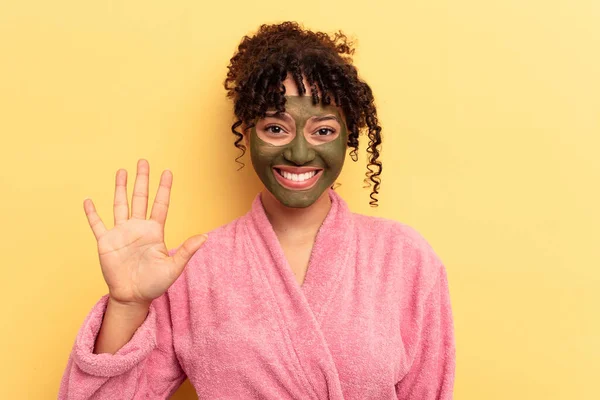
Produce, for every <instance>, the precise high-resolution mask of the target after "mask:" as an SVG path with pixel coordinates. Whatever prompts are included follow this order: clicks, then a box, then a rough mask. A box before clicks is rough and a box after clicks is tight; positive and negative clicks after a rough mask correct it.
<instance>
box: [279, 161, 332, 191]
mask: <svg viewBox="0 0 600 400" xmlns="http://www.w3.org/2000/svg"><path fill="white" fill-rule="evenodd" d="M273 170H274V172H275V173H274V175H275V179H277V181H278V182H279V183H280V184H281V186H283V187H285V188H287V189H291V190H306V189H310V188H311V187H313V186H314V185H315V184H316V183H317V181H318V180H319V178H320V177H321V175H322V174H323V170H322V169H319V168H312V167H287V166H281V167H275V168H273Z"/></svg>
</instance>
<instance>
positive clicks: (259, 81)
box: [224, 22, 382, 206]
mask: <svg viewBox="0 0 600 400" xmlns="http://www.w3.org/2000/svg"><path fill="white" fill-rule="evenodd" d="M353 54H354V48H353V43H352V42H351V41H350V40H349V39H348V38H347V37H346V35H344V34H343V33H342V32H341V31H338V32H337V33H335V34H334V35H333V36H329V35H328V34H326V33H323V32H312V31H310V30H306V29H303V28H302V26H300V25H299V24H298V23H296V22H283V23H281V24H275V25H261V26H260V28H259V30H258V32H257V33H256V34H255V35H254V36H252V37H249V36H244V37H243V39H242V41H241V43H240V44H239V46H238V49H237V52H236V53H235V54H234V55H233V57H232V58H231V60H230V63H229V66H228V70H229V71H228V73H227V78H226V79H225V82H224V86H225V89H226V90H227V97H228V98H230V99H232V100H233V102H234V113H235V116H236V118H237V120H236V121H235V122H234V123H233V125H232V126H231V131H232V132H233V134H234V135H235V136H236V140H235V146H236V147H237V148H238V149H240V150H241V152H242V154H241V155H240V156H239V157H237V158H236V161H237V162H239V159H240V158H241V157H242V156H243V155H244V154H245V152H246V146H244V144H243V135H242V133H241V132H238V130H237V128H239V127H240V126H241V125H242V124H244V125H245V126H247V127H252V126H253V124H254V121H255V120H256V119H257V118H263V117H264V116H265V114H266V112H267V111H268V110H269V109H270V108H274V109H275V110H277V111H280V112H283V111H284V110H285V97H284V96H285V86H284V85H283V81H284V80H285V79H286V77H287V76H288V74H290V75H291V76H292V77H293V79H294V81H295V83H296V86H297V87H298V92H299V94H300V95H304V94H305V93H306V92H307V90H306V87H305V86H304V84H303V77H305V78H306V81H307V82H308V84H309V86H310V89H311V93H312V100H313V104H318V103H319V102H322V103H323V104H325V105H328V104H331V102H332V100H333V102H334V103H335V104H336V105H338V106H340V107H341V108H342V110H343V112H344V115H345V117H346V125H347V127H348V131H349V134H348V146H349V147H351V148H352V150H351V151H350V157H351V158H352V160H353V161H357V159H358V155H357V151H358V137H359V133H360V132H361V131H362V130H364V129H365V128H366V131H367V137H368V138H369V143H368V148H367V153H368V164H367V172H366V174H365V175H366V177H365V183H366V186H365V187H371V186H372V190H371V194H370V198H371V200H370V202H369V203H370V204H371V206H377V201H378V199H377V194H378V193H379V185H380V184H381V178H380V175H381V171H382V165H381V161H380V160H379V152H380V149H381V127H380V126H379V122H378V119H377V109H376V108H375V102H374V98H373V93H372V91H371V88H370V87H369V85H367V83H365V82H364V81H362V80H361V79H360V78H359V77H358V72H357V70H356V67H354V66H353V65H352V55H353ZM319 93H320V94H321V96H319ZM319 97H321V98H319ZM242 166H243V164H242Z"/></svg>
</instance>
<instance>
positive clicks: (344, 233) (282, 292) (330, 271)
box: [245, 189, 356, 399]
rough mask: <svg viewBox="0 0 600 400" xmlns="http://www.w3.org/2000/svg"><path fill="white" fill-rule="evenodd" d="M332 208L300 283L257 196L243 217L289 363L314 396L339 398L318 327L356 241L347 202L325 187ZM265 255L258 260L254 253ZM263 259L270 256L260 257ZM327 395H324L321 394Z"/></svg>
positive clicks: (336, 378)
mask: <svg viewBox="0 0 600 400" xmlns="http://www.w3.org/2000/svg"><path fill="white" fill-rule="evenodd" d="M329 196H330V198H331V202H332V204H331V209H330V211H329V213H328V214H327V216H326V218H325V220H324V221H323V224H322V225H321V228H320V229H319V231H318V233H317V237H316V240H315V244H314V246H313V249H312V253H311V257H310V261H309V266H308V270H307V273H306V277H305V280H304V283H303V284H302V286H300V285H298V282H297V281H296V278H295V277H294V274H293V272H292V270H291V268H290V267H289V264H288V262H287V260H286V258H285V255H284V253H283V249H282V248H281V245H280V244H279V241H278V239H277V236H276V235H275V232H274V231H273V228H272V226H271V224H270V223H269V220H268V219H267V216H266V214H265V211H264V208H263V206H262V203H261V200H260V195H259V196H257V197H256V199H255V200H254V202H253V204H252V209H251V211H250V212H249V213H248V214H247V216H246V218H245V222H246V223H245V226H246V228H247V233H248V238H249V240H248V241H247V243H248V253H249V255H250V256H251V257H253V258H254V260H252V261H251V264H253V265H256V266H258V267H259V268H260V269H261V270H262V271H261V272H262V274H261V275H262V276H263V277H264V281H265V284H266V287H268V289H269V290H270V292H271V293H270V295H272V296H273V298H274V303H273V304H275V305H276V308H277V309H276V310H273V311H274V312H275V313H276V314H277V316H278V318H280V319H281V320H282V321H283V324H282V326H283V327H284V329H283V335H284V336H286V338H285V339H286V341H287V342H288V345H289V347H290V349H289V350H290V355H291V357H292V359H293V360H292V362H294V363H296V364H297V366H298V372H299V374H300V375H301V376H300V378H301V379H303V380H305V384H306V385H307V387H308V391H309V393H312V397H313V398H315V399H323V398H329V399H343V396H342V389H341V385H340V379H339V376H338V371H337V368H336V366H335V364H334V361H333V358H332V356H331V352H330V351H329V347H328V344H327V341H326V339H325V337H324V335H323V331H322V329H321V325H322V323H323V321H324V318H325V316H326V315H327V313H328V312H330V311H331V310H328V304H329V303H330V300H331V298H332V297H333V296H334V295H335V293H336V291H337V290H338V288H339V286H340V284H341V282H342V280H343V277H344V273H345V271H346V269H347V268H348V263H349V257H350V253H351V249H352V248H353V247H354V246H352V243H356V239H355V234H356V233H355V231H354V224H353V219H352V214H351V212H350V211H349V209H348V206H347V205H346V203H345V202H344V201H343V200H342V199H341V198H340V197H339V196H338V195H337V194H336V193H335V192H334V191H333V190H331V189H330V190H329ZM259 254H260V255H262V258H263V259H259V257H258V255H259ZM265 257H267V258H268V259H264V258H265ZM323 393H327V397H323V396H322V395H321V394H323Z"/></svg>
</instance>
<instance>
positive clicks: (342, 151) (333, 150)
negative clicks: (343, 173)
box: [320, 142, 346, 168]
mask: <svg viewBox="0 0 600 400" xmlns="http://www.w3.org/2000/svg"><path fill="white" fill-rule="evenodd" d="M322 146H324V147H323V148H322V149H320V154H321V157H322V158H323V160H325V162H326V163H327V164H328V165H329V167H330V168H341V166H342V165H343V164H344V160H345V158H346V146H345V145H344V144H342V143H341V142H336V143H329V144H327V145H322Z"/></svg>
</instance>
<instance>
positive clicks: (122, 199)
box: [83, 159, 206, 305]
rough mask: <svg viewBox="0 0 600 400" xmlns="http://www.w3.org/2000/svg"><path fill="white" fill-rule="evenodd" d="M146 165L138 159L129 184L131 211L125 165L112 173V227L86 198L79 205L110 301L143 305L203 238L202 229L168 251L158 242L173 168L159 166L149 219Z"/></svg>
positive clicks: (157, 293)
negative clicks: (95, 247) (171, 252)
mask: <svg viewBox="0 0 600 400" xmlns="http://www.w3.org/2000/svg"><path fill="white" fill-rule="evenodd" d="M149 172H150V166H149V164H148V161H146V160H144V159H140V160H139V161H138V164H137V176H136V179H135V186H134V189H133V197H132V207H131V217H130V216H129V204H128V202H127V171H126V170H124V169H120V170H118V171H117V175H116V188H115V197H114V220H115V221H114V223H115V225H114V227H113V228H112V229H111V230H108V229H106V227H105V226H104V223H103V222H102V220H101V219H100V216H99V215H98V214H97V213H96V209H95V207H94V203H93V202H92V200H91V199H85V200H84V202H83V208H84V210H85V214H86V216H87V219H88V222H89V224H90V227H91V228H92V231H93V233H94V236H95V237H96V240H97V241H98V255H99V258H100V266H101V267H102V274H103V276H104V280H105V281H106V284H107V285H108V290H109V295H110V298H111V300H112V301H114V302H118V303H121V304H124V305H138V304H139V305H148V304H149V303H150V302H152V300H154V299H155V298H157V297H159V296H161V295H162V294H163V293H165V292H166V291H167V289H168V288H169V287H170V286H171V285H172V284H173V283H174V282H175V280H177V278H178V277H179V276H180V275H181V273H182V272H183V269H184V268H185V265H186V264H187V262H188V261H189V260H190V258H191V257H192V255H193V254H194V253H195V252H196V251H197V250H198V249H199V248H200V246H201V245H202V244H203V243H204V241H205V240H206V235H196V236H192V237H190V238H189V239H187V240H186V241H185V242H184V243H183V244H182V245H181V247H180V248H179V249H178V250H177V252H176V253H175V254H174V255H173V256H172V257H170V256H169V253H168V249H167V247H166V245H165V243H164V228H165V221H166V219H167V211H168V210H169V198H170V194H171V186H172V183H173V174H172V173H171V171H169V170H165V171H163V173H162V175H161V177H160V185H159V187H158V191H157V193H156V198H155V200H154V205H153V206H152V212H151V214H150V219H146V213H147V208H148V180H149Z"/></svg>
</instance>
